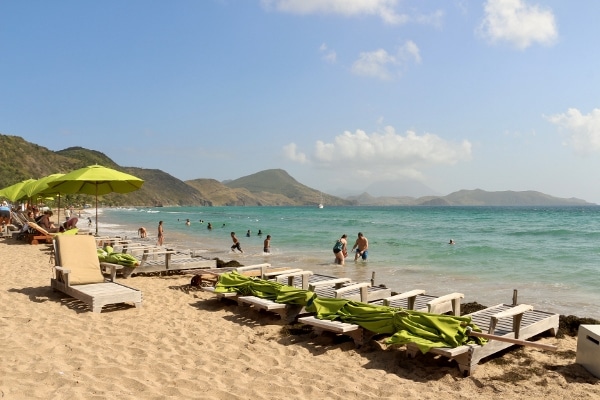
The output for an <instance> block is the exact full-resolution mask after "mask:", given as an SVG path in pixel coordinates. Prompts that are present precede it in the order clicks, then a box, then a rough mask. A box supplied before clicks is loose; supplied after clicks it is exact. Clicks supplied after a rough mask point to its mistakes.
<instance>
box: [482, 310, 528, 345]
mask: <svg viewBox="0 0 600 400" xmlns="http://www.w3.org/2000/svg"><path fill="white" fill-rule="evenodd" d="M532 310H533V306H531V305H529V304H519V305H518V306H515V307H512V308H511V309H509V310H505V311H501V312H499V313H496V314H494V315H492V316H491V317H490V327H489V329H488V333H489V334H492V335H493V334H494V331H495V330H496V325H497V324H498V320H499V319H502V318H508V317H512V319H513V332H514V334H515V339H518V338H519V333H520V330H521V320H522V319H523V314H524V313H525V312H526V311H532Z"/></svg>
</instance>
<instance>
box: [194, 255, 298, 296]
mask: <svg viewBox="0 0 600 400" xmlns="http://www.w3.org/2000/svg"><path fill="white" fill-rule="evenodd" d="M232 271H236V272H239V273H240V274H242V275H244V276H252V277H257V278H261V279H266V278H267V277H269V278H275V277H277V275H281V274H286V273H290V272H296V271H298V270H297V269H289V268H273V267H272V266H271V264H269V263H263V264H254V265H247V266H243V267H237V268H218V269H216V270H214V269H210V270H207V273H210V274H215V275H217V276H218V275H220V274H222V273H228V272H232ZM200 290H202V291H204V292H208V293H211V294H213V295H215V296H216V297H217V300H222V299H231V300H236V301H237V299H238V293H237V292H226V293H216V292H215V288H214V286H201V287H200Z"/></svg>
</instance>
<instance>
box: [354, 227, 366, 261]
mask: <svg viewBox="0 0 600 400" xmlns="http://www.w3.org/2000/svg"><path fill="white" fill-rule="evenodd" d="M354 249H356V253H355V254H354V261H356V260H358V257H359V256H360V257H362V259H363V260H366V259H367V256H368V255H369V251H368V250H369V241H368V240H367V238H366V237H365V236H364V235H363V234H362V232H358V238H357V239H356V243H354V246H352V251H354Z"/></svg>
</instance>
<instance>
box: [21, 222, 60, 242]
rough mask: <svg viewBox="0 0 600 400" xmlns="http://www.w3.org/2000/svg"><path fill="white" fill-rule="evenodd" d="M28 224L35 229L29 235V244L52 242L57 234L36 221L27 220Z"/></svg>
mask: <svg viewBox="0 0 600 400" xmlns="http://www.w3.org/2000/svg"><path fill="white" fill-rule="evenodd" d="M27 226H29V229H30V230H33V231H34V232H33V233H29V234H28V236H27V243H29V244H40V242H43V243H52V239H53V238H54V237H55V236H56V233H51V232H48V231H47V230H45V229H44V228H42V227H41V226H39V225H38V224H36V223H35V222H27Z"/></svg>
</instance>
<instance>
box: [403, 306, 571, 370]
mask: <svg viewBox="0 0 600 400" xmlns="http://www.w3.org/2000/svg"><path fill="white" fill-rule="evenodd" d="M468 316H470V317H471V320H472V321H473V323H474V324H475V325H477V326H478V327H479V328H480V329H481V330H482V331H483V332H487V333H488V334H491V335H496V336H499V338H498V340H489V341H488V342H487V343H486V344H484V345H483V346H480V345H477V344H472V345H464V346H459V347H455V348H442V347H436V348H433V349H431V350H430V353H433V354H436V355H437V354H439V355H442V356H445V357H448V358H451V359H454V360H456V362H457V363H458V368H459V369H460V371H461V372H462V373H463V375H464V376H469V375H470V374H471V373H472V372H473V371H474V370H475V368H476V367H477V364H478V363H479V361H481V359H483V358H484V357H488V356H490V355H492V354H495V353H497V352H499V351H501V350H504V349H506V348H508V347H511V346H514V345H515V344H518V340H522V341H523V340H526V339H529V338H531V337H533V336H536V335H539V334H541V333H544V332H546V331H549V332H550V334H551V335H552V336H556V333H557V332H558V323H559V315H558V314H552V313H548V312H544V311H538V310H534V309H533V307H532V306H530V305H526V304H521V305H507V304H498V305H496V306H493V307H488V308H486V309H484V310H480V311H477V312H474V313H472V314H468ZM500 337H501V338H502V339H504V340H506V341H502V340H500ZM512 339H517V341H514V342H510V340H512ZM515 342H517V343H515ZM406 349H407V355H408V356H409V357H414V356H416V355H417V353H420V351H419V349H418V348H417V346H416V345H415V344H412V343H409V344H408V345H407V346H406Z"/></svg>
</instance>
